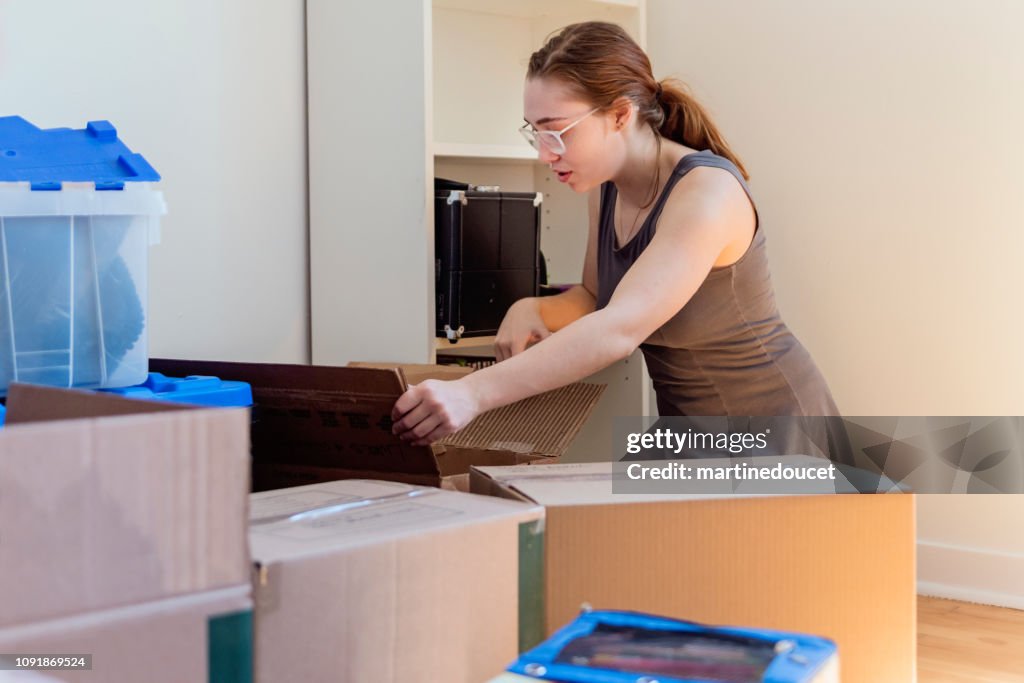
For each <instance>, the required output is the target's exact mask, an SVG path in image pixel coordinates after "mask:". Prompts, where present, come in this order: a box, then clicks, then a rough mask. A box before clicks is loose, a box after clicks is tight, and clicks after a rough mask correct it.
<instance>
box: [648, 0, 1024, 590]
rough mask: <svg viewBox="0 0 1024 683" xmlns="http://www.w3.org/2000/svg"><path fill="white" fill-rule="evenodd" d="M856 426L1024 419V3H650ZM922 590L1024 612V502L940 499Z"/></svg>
mask: <svg viewBox="0 0 1024 683" xmlns="http://www.w3.org/2000/svg"><path fill="white" fill-rule="evenodd" d="M648 17H649V25H648V45H649V48H650V53H651V57H652V62H653V64H654V66H655V70H656V71H657V72H658V75H660V76H668V75H675V76H678V77H681V78H683V79H684V80H685V81H687V82H689V83H690V85H691V86H692V87H693V88H694V89H695V91H696V93H697V94H698V95H699V96H700V97H701V99H702V100H703V101H704V102H705V103H706V104H707V105H708V106H709V107H710V108H711V110H712V111H713V112H714V115H715V118H716V120H717V122H718V123H719V124H720V126H721V127H722V128H723V129H724V132H725V134H726V135H727V137H728V139H729V140H730V142H731V143H732V144H733V145H734V147H735V149H736V150H737V151H738V152H739V153H740V155H741V156H742V158H743V160H744V161H745V163H746V164H747V165H748V170H749V171H750V172H751V175H752V182H751V187H752V190H753V191H754V193H755V196H756V198H757V199H758V201H759V208H760V211H761V215H762V219H763V225H764V228H765V231H766V233H767V235H768V249H769V256H770V260H771V264H772V276H773V279H774V282H775V285H776V291H777V294H778V297H779V306H780V308H781V310H782V313H783V316H784V317H785V319H786V320H787V321H788V323H789V324H790V326H791V327H792V328H793V329H794V331H795V332H796V333H797V335H798V336H799V337H800V338H801V339H802V340H803V342H804V343H805V345H806V346H807V347H808V348H809V349H810V351H811V353H812V354H813V355H814V357H815V358H816V359H817V361H818V363H819V365H820V366H821V368H822V371H823V372H824V374H825V376H826V377H827V379H828V381H829V383H830V384H831V387H832V390H833V393H834V394H835V398H836V400H837V402H838V404H839V407H840V409H841V410H842V411H843V412H845V413H846V414H848V415H1004V414H1008V415H1020V414H1024V390H1022V384H1024V353H1021V349H1022V348H1024V315H1021V303H1020V293H1021V292H1024V268H1021V262H1022V259H1024V194H1022V193H1021V191H1020V185H1021V178H1022V175H1021V173H1022V172H1021V161H1022V159H1024V126H1022V125H1021V122H1022V121H1024V42H1022V41H1020V27H1021V26H1024V3H1020V2H1017V1H1016V0H989V1H988V2H984V3H976V2H968V1H967V0H902V1H901V2H888V1H885V0H857V1H854V0H841V1H840V0H837V1H834V2H825V3H823V2H820V1H818V0H778V1H776V2H771V3H722V2H716V1H714V0H649V5H648ZM919 502H920V507H919V539H920V549H921V554H920V564H919V578H920V580H921V584H922V590H923V591H926V592H935V593H941V594H947V595H950V596H953V597H961V598H966V599H978V600H982V601H990V602H996V603H1002V604H1014V605H1016V606H1019V607H1024V579H1021V578H1019V577H1021V576H1024V533H1021V530H1020V519H1021V517H1022V513H1024V496H995V497H991V496H990V497H986V496H963V497H954V496H922V497H920V501H919Z"/></svg>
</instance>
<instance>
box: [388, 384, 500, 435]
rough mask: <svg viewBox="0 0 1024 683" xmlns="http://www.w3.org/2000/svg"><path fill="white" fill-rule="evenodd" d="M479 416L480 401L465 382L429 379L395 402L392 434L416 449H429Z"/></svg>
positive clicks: (392, 412)
mask: <svg viewBox="0 0 1024 683" xmlns="http://www.w3.org/2000/svg"><path fill="white" fill-rule="evenodd" d="M479 413H480V401H479V399H478V397H477V395H476V393H475V392H474V391H473V390H472V388H471V386H470V385H469V384H468V383H467V382H466V381H464V380H462V379H458V380H454V381H450V382H444V381H441V380H436V379H428V380H424V381H423V382H420V383H419V384H416V385H414V386H411V387H409V389H408V390H407V391H406V392H405V393H404V394H402V395H401V396H400V397H399V399H398V400H397V401H395V406H394V408H392V409H391V420H392V421H393V422H394V426H393V427H392V429H391V431H392V433H393V434H397V435H398V436H400V437H401V438H402V440H403V441H411V442H412V445H413V446H427V445H430V444H431V443H433V442H434V441H437V440H438V439H443V438H444V437H446V436H448V435H449V434H451V433H452V432H457V431H458V430H460V429H462V428H463V427H465V426H466V425H467V424H469V423H470V421H472V419H473V418H474V417H476V416H477V415H478V414H479Z"/></svg>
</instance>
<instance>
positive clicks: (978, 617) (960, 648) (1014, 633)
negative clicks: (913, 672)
mask: <svg viewBox="0 0 1024 683" xmlns="http://www.w3.org/2000/svg"><path fill="white" fill-rule="evenodd" d="M917 618H918V622H917V671H918V679H917V680H918V683H968V682H970V683H979V682H981V681H985V682H986V683H989V682H991V683H1018V682H1019V683H1024V611H1021V610H1014V609H1006V608H1003V607H990V606H988V605H975V604H972V603H969V602H957V601H954V600H943V599H941V598H926V597H923V596H920V597H918V599H917Z"/></svg>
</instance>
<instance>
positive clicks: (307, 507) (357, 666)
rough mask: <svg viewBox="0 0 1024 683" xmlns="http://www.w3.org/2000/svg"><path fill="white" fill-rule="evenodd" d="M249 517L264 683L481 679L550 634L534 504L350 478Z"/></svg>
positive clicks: (263, 503)
mask: <svg viewBox="0 0 1024 683" xmlns="http://www.w3.org/2000/svg"><path fill="white" fill-rule="evenodd" d="M251 516H252V520H251V525H250V543H251V546H252V552H253V560H254V562H255V564H256V567H257V572H256V575H257V584H256V594H255V595H256V679H257V680H258V681H261V682H262V683H280V682H283V681H329V680H330V681H375V682H379V683H399V682H402V683H407V682H408V681H445V683H479V682H480V681H483V680H486V679H487V678H489V677H490V676H492V675H494V674H495V673H497V672H499V671H501V670H503V669H504V668H505V667H506V666H507V665H508V664H509V663H510V662H511V661H512V660H514V659H515V657H516V655H517V654H518V652H519V650H520V647H523V648H525V647H530V646H532V645H533V644H535V643H536V642H538V641H539V639H540V637H541V633H540V623H539V621H538V620H539V617H540V616H541V610H540V606H539V604H538V603H537V600H539V598H540V596H541V592H540V590H539V588H540V584H541V577H540V576H539V572H540V570H541V562H542V556H541V551H542V546H543V513H542V510H541V509H540V508H539V507H538V506H536V505H526V504H522V503H515V502H511V501H503V500H498V499H494V498H488V497H483V496H474V495H470V494H467V493H456V492H451V491H443V490H440V489H437V488H429V487H414V486H408V485H405V484H401V483H397V482H388V481H365V480H345V481H335V482H329V483H323V484H314V485H311V486H304V487H300V488H292V489H287V490H283V491H267V492H263V493H254V494H253V495H252V498H251ZM520 614H522V615H523V616H522V617H521V616H520Z"/></svg>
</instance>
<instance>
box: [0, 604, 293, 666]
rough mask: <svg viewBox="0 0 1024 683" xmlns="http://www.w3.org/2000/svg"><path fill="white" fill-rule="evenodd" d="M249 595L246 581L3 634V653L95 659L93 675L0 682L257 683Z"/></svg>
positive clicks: (0, 648) (0, 635)
mask: <svg viewBox="0 0 1024 683" xmlns="http://www.w3.org/2000/svg"><path fill="white" fill-rule="evenodd" d="M250 596H251V586H250V585H248V584H246V585H241V586H235V587H233V588H227V589H221V590H218V591H207V592H203V593H194V594H190V595H180V596H176V597H173V598H168V599H165V600H158V601H154V602H146V603H141V604H135V605H129V606H127V607H120V608H116V609H111V610H100V611H95V612H88V613H85V614H80V615H76V616H71V617H64V618H61V619H54V620H49V621H43V622H38V623H34V624H28V625H22V626H17V627H13V628H7V629H0V652H2V653H21V654H37V655H44V654H47V655H73V654H78V655H91V658H92V660H91V669H89V670H48V671H40V672H32V673H29V672H24V671H19V672H9V671H8V672H5V671H0V681H5V680H10V681H24V682H25V683H28V682H29V681H33V680H38V679H37V678H36V677H37V676H46V678H44V679H43V680H50V681H53V680H56V681H69V682H73V683H79V682H81V683H90V682H95V683H122V682H124V683H127V682H129V681H145V682H146V683H183V682H184V681H188V683H251V681H252V666H253V664H252V600H251V597H250ZM4 674H8V675H9V677H8V678H5V677H4ZM281 680H285V679H281Z"/></svg>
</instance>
